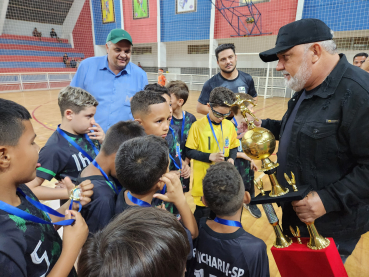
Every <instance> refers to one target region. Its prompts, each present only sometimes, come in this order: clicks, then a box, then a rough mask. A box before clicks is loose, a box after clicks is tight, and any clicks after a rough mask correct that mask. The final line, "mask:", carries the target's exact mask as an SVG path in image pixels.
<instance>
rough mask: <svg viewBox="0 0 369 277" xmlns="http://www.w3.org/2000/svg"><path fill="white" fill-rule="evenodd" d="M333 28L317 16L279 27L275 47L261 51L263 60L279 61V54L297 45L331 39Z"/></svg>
mask: <svg viewBox="0 0 369 277" xmlns="http://www.w3.org/2000/svg"><path fill="white" fill-rule="evenodd" d="M332 38H333V35H332V33H331V29H330V28H329V27H328V26H327V25H326V24H325V23H324V22H323V21H321V20H319V19H315V18H306V19H300V20H297V21H294V22H291V23H289V24H287V25H284V26H283V27H282V28H280V29H279V32H278V36H277V42H276V43H275V47H274V48H273V49H270V50H267V51H264V52H261V53H260V54H259V56H260V59H262V60H263V62H273V61H277V60H278V57H277V54H278V53H279V52H282V51H286V50H288V49H290V48H292V47H294V46H296V45H300V44H305V43H311V42H318V41H323V40H331V39H332Z"/></svg>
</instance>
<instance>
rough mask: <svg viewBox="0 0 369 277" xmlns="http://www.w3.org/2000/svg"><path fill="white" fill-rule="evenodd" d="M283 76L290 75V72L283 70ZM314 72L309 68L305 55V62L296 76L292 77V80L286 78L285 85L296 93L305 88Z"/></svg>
mask: <svg viewBox="0 0 369 277" xmlns="http://www.w3.org/2000/svg"><path fill="white" fill-rule="evenodd" d="M282 73H283V74H289V72H288V71H286V70H283V71H282ZM312 73H313V71H312V70H311V68H309V66H308V61H307V59H306V54H305V55H304V58H303V61H302V63H301V65H300V68H299V70H298V71H297V72H296V74H295V76H293V77H292V76H291V75H290V79H289V80H287V79H286V78H284V84H285V85H286V86H287V87H289V88H290V89H292V90H294V91H300V90H302V89H303V88H304V86H305V84H306V82H307V80H309V78H310V77H311V74H312Z"/></svg>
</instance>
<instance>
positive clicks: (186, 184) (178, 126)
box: [166, 112, 196, 192]
mask: <svg viewBox="0 0 369 277" xmlns="http://www.w3.org/2000/svg"><path fill="white" fill-rule="evenodd" d="M184 120H185V122H184V130H183V137H182V139H181V132H182V124H183V119H176V118H175V117H173V120H172V122H173V124H170V127H171V128H172V129H173V131H174V134H175V140H174V138H173V135H172V132H171V131H169V132H168V135H167V137H166V140H167V142H168V145H169V153H170V155H171V156H172V158H173V159H174V160H175V162H176V163H177V165H178V166H180V162H179V155H178V153H177V151H176V146H177V143H178V144H179V145H180V151H181V158H182V160H185V159H186V151H185V145H186V141H187V137H188V132H189V131H190V128H191V126H192V123H194V122H195V121H196V117H195V116H194V115H193V114H191V113H188V112H185V117H184ZM169 170H171V171H172V170H178V169H177V168H176V166H175V165H174V162H173V161H172V159H171V160H170V164H169ZM181 183H182V187H183V192H188V191H189V189H190V178H187V179H184V178H182V177H181Z"/></svg>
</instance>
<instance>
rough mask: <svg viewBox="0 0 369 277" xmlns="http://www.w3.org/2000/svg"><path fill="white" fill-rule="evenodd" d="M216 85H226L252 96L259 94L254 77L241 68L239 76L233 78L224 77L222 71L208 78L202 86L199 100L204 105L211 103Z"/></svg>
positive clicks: (235, 90) (237, 91)
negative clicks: (211, 93)
mask: <svg viewBox="0 0 369 277" xmlns="http://www.w3.org/2000/svg"><path fill="white" fill-rule="evenodd" d="M216 87H225V88H228V89H230V90H231V91H233V92H234V93H247V94H250V95H251V96H252V97H256V96H258V95H257V93H256V90H255V86H254V80H253V79H252V77H251V76H250V75H249V74H247V73H245V72H243V71H240V70H239V71H238V76H237V78H235V79H233V80H228V79H226V78H224V77H223V76H222V74H220V72H219V73H218V74H216V75H214V76H213V77H211V78H210V79H209V80H207V81H206V82H205V84H204V86H203V88H202V91H201V94H200V97H199V99H198V101H199V102H200V103H201V104H203V105H206V104H207V103H209V98H210V92H211V91H212V90H213V89H214V88H216Z"/></svg>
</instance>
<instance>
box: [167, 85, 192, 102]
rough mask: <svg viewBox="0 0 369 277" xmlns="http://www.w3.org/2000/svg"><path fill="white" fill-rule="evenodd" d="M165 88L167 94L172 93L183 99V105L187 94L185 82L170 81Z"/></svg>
mask: <svg viewBox="0 0 369 277" xmlns="http://www.w3.org/2000/svg"><path fill="white" fill-rule="evenodd" d="M167 88H168V90H169V94H174V95H175V96H176V97H177V99H183V105H184V104H186V102H187V99H188V95H189V89H188V86H187V85H186V83H185V82H183V81H179V80H177V81H170V82H169V84H168V85H167Z"/></svg>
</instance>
